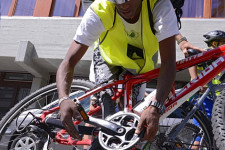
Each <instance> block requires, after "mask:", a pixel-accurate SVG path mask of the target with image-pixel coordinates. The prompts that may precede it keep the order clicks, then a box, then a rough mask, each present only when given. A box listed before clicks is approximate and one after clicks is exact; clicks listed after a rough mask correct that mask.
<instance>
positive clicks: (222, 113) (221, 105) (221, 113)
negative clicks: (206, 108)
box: [212, 89, 225, 150]
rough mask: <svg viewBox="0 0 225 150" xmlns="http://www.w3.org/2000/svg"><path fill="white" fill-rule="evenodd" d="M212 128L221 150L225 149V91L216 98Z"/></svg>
mask: <svg viewBox="0 0 225 150" xmlns="http://www.w3.org/2000/svg"><path fill="white" fill-rule="evenodd" d="M212 128H213V134H214V139H215V141H216V145H217V147H218V148H219V150H224V147H225V89H223V90H222V91H221V92H220V95H219V96H218V97H217V98H216V100H215V102H214V105H213V110H212Z"/></svg>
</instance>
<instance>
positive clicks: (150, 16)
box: [147, 0, 156, 35]
mask: <svg viewBox="0 0 225 150" xmlns="http://www.w3.org/2000/svg"><path fill="white" fill-rule="evenodd" d="M149 1H150V0H147V6H148V18H149V23H150V27H151V30H152V33H153V34H154V35H155V32H156V31H155V28H154V22H153V15H152V11H151V7H150V2H149Z"/></svg>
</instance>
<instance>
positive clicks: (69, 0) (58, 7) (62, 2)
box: [53, 0, 76, 17]
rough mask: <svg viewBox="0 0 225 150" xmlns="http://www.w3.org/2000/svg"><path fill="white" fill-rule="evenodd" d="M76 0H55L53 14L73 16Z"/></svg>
mask: <svg viewBox="0 0 225 150" xmlns="http://www.w3.org/2000/svg"><path fill="white" fill-rule="evenodd" d="M75 2H76V0H55V6H54V10H53V16H62V17H73V16H74V9H75Z"/></svg>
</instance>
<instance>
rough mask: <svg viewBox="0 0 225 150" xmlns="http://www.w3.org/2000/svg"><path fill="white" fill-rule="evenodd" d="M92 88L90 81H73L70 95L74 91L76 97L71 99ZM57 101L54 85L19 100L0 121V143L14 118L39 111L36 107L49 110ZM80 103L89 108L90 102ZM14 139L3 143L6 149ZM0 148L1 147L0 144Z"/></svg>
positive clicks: (13, 122) (92, 84)
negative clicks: (33, 110) (6, 145)
mask: <svg viewBox="0 0 225 150" xmlns="http://www.w3.org/2000/svg"><path fill="white" fill-rule="evenodd" d="M94 87H95V84H94V83H92V82H91V81H88V80H83V79H75V80H73V82H72V85H71V93H72V92H75V91H76V92H77V95H76V94H75V95H73V97H74V96H75V97H76V96H80V94H83V93H85V92H86V91H88V90H90V89H92V88H94ZM57 99H58V92H57V86H56V83H53V84H50V85H47V86H45V87H43V88H41V89H39V90H37V91H35V92H34V93H31V94H30V95H28V96H27V97H25V98H24V99H23V100H21V101H20V102H19V103H17V104H16V105H15V106H14V107H12V108H11V109H10V111H9V112H8V113H7V114H6V115H5V116H4V117H3V118H2V120H1V121H0V143H3V142H4V141H2V140H5V139H4V138H7V137H4V134H5V132H6V130H7V129H8V128H10V125H12V124H13V125H14V124H15V120H16V118H18V116H19V115H21V114H22V113H23V112H24V111H25V110H30V109H32V108H33V109H34V108H35V109H39V108H36V107H37V106H38V105H39V107H40V109H42V108H43V107H47V108H50V107H51V105H50V106H48V105H49V104H52V106H53V105H54V106H55V105H58V102H57V101H56V100H57ZM82 102H87V103H89V104H87V105H88V108H89V105H90V100H89V102H88V101H85V100H84V101H82ZM82 102H81V103H82ZM47 108H45V109H47ZM15 134H18V133H17V132H16V131H15ZM14 139H16V137H14V136H12V137H11V138H10V139H9V141H8V143H5V144H8V149H9V148H10V146H11V144H12V143H13V140H14ZM0 147H1V144H0Z"/></svg>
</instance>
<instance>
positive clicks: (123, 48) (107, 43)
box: [91, 0, 159, 74]
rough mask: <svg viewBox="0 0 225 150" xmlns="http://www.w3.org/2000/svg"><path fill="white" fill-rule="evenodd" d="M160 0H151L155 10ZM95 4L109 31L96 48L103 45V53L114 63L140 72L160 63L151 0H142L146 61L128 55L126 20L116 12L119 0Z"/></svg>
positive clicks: (96, 11)
mask: <svg viewBox="0 0 225 150" xmlns="http://www.w3.org/2000/svg"><path fill="white" fill-rule="evenodd" d="M156 1H157V0H150V6H151V8H150V9H151V10H152V9H153V7H154V4H155V2H156ZM91 8H92V9H93V11H94V12H95V13H96V14H97V15H98V17H99V18H100V20H101V21H102V23H103V25H104V27H105V31H104V32H103V33H102V34H101V35H100V38H99V39H98V40H97V41H96V42H95V48H97V47H98V48H99V50H100V52H101V56H102V57H103V59H104V60H105V61H106V62H107V63H109V64H110V65H115V66H122V67H123V68H125V69H127V70H129V71H131V72H132V73H135V74H139V73H145V72H148V71H150V70H153V69H154V68H155V67H156V66H157V61H158V49H159V44H158V40H157V38H156V36H155V35H154V34H153V33H152V31H151V27H150V23H149V17H148V7H147V0H143V1H142V15H141V16H142V31H141V32H142V37H141V38H142V42H143V47H144V49H143V55H144V61H143V62H144V64H143V65H142V66H140V65H138V64H137V62H135V61H134V60H132V59H131V58H129V57H128V56H127V46H128V40H127V35H126V32H125V30H124V26H123V22H122V20H121V19H120V17H119V16H118V13H116V9H115V4H113V3H111V2H109V1H107V0H95V1H94V2H93V3H92V4H91Z"/></svg>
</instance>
